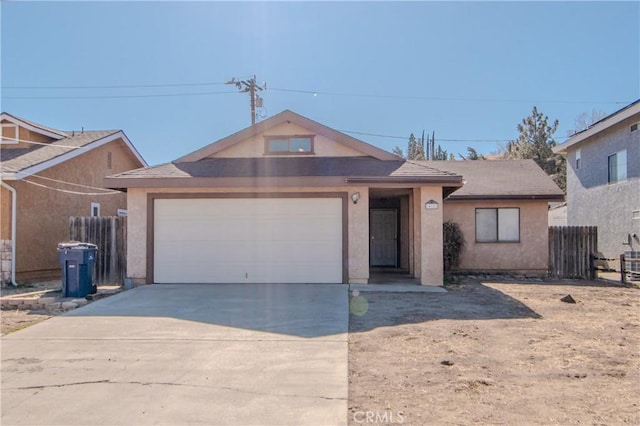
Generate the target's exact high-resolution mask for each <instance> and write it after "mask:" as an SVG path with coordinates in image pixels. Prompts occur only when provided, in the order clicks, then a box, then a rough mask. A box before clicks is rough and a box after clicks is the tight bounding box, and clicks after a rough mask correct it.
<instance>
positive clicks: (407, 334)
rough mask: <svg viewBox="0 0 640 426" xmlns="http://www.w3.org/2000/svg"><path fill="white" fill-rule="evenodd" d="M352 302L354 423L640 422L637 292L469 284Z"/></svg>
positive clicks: (585, 285) (601, 286) (589, 285)
mask: <svg viewBox="0 0 640 426" xmlns="http://www.w3.org/2000/svg"><path fill="white" fill-rule="evenodd" d="M567 294H571V295H572V296H573V297H574V298H575V300H577V303H576V304H568V303H564V302H561V301H560V298H561V297H563V296H565V295H567ZM351 306H352V308H355V309H354V311H355V312H357V313H358V314H362V313H363V312H364V314H363V315H353V314H352V315H351V316H350V319H351V321H350V333H349V410H350V414H349V424H350V425H359V424H366V423H379V424H380V423H404V424H409V425H458V424H492V425H493V424H504V425H516V424H525V425H543V424H544V425H550V424H561V425H570V424H595V425H600V424H607V425H624V424H630V425H638V424H640V290H638V289H634V288H623V287H619V286H613V285H610V284H606V283H604V282H602V281H595V282H556V283H483V284H480V283H467V284H461V285H455V286H452V287H450V288H449V293H446V294H440V293H436V294H434V293H413V294H411V293H404V294H403V293H361V294H360V295H359V296H357V297H353V296H352V297H351ZM367 416H368V417H367Z"/></svg>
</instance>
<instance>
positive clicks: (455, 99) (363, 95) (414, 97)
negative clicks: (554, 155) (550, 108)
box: [2, 77, 633, 105]
mask: <svg viewBox="0 0 640 426" xmlns="http://www.w3.org/2000/svg"><path fill="white" fill-rule="evenodd" d="M254 79H255V77H254ZM239 81H240V80H239ZM228 83H229V82H208V83H166V84H147V85H143V84H130V85H91V86H89V85H88V86H2V88H3V89H28V90H33V89H37V90H40V89H42V90H52V89H53V90H55V89H59V90H62V89H64V90H67V89H69V90H77V89H136V88H162V87H197V86H214V85H215V86H218V85H224V84H228ZM256 87H257V86H256ZM265 88H266V87H265ZM269 90H273V91H277V92H286V93H297V94H305V95H313V96H318V95H323V96H341V97H360V98H378V99H404V100H428V101H453V102H507V103H564V104H615V105H621V104H625V105H626V104H629V103H631V102H633V101H593V100H591V101H590V100H566V99H546V100H545V99H538V100H532V99H495V98H494V99H491V98H465V97H446V96H442V97H440V96H417V95H395V94H376V93H352V92H331V91H321V90H309V89H293V88H286V87H270V88H269ZM227 93H235V92H191V93H169V94H148V95H92V96H3V97H2V98H3V99H120V98H154V97H180V96H205V95H219V94H227Z"/></svg>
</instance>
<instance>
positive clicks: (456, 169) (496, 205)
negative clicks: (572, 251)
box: [106, 111, 564, 286]
mask: <svg viewBox="0 0 640 426" xmlns="http://www.w3.org/2000/svg"><path fill="white" fill-rule="evenodd" d="M525 177H526V178H525ZM106 182H107V184H108V186H109V187H110V188H117V189H126V191H127V203H128V204H127V205H128V255H127V256H128V257H127V265H128V271H127V275H128V277H129V278H130V279H131V280H132V281H133V282H134V284H149V283H189V282H191V283H194V282H201V283H360V284H362V283H365V284H366V283H368V282H369V280H370V278H371V276H372V274H375V273H376V271H379V270H380V269H382V270H384V271H386V272H388V271H400V272H404V273H406V274H410V275H411V276H413V277H415V278H416V279H417V280H418V281H419V282H420V283H421V284H423V285H435V286H440V285H442V284H443V233H442V228H443V222H445V221H447V220H453V221H456V222H458V223H459V224H460V225H461V228H462V229H463V231H464V233H465V235H466V238H467V241H468V244H467V250H466V251H465V252H464V254H463V261H462V264H461V268H463V269H465V270H483V271H496V270H498V271H504V270H507V271H516V270H517V271H525V272H536V273H541V274H545V273H546V271H547V261H548V251H547V250H548V232H547V226H548V225H547V224H548V222H547V207H548V202H550V201H561V200H563V198H564V196H563V194H562V191H561V190H560V189H559V188H558V187H557V186H556V185H555V184H554V183H553V181H552V180H551V179H550V178H549V177H548V176H547V175H546V174H545V173H544V172H543V171H542V170H541V169H540V168H539V167H538V166H537V165H536V164H535V163H534V162H533V161H529V160H526V161H495V162H494V161H452V162H416V161H406V160H404V159H402V158H399V157H397V156H395V155H393V154H391V153H389V152H386V151H384V150H381V149H379V148H377V147H374V146H372V145H369V144H367V143H365V142H363V141H361V140H358V139H355V138H353V137H351V136H348V135H346V134H344V133H341V132H338V131H336V130H333V129H331V128H329V127H327V126H324V125H322V124H319V123H317V122H315V121H313V120H310V119H308V118H306V117H303V116H301V115H298V114H296V113H294V112H291V111H284V112H281V113H279V114H277V115H275V116H273V117H270V118H268V119H266V120H264V121H262V122H260V123H258V124H255V125H253V126H251V127H248V128H246V129H244V130H242V131H240V132H238V133H235V134H233V135H231V136H228V137H226V138H223V139H221V140H219V141H217V142H215V143H212V144H210V145H207V146H205V147H204V148H202V149H199V150H197V151H195V152H193V153H191V154H188V155H185V156H184V157H182V158H179V159H177V160H175V161H173V162H170V163H166V164H161V165H157V166H153V167H146V168H142V169H138V170H135V171H129V172H125V173H120V174H117V175H113V176H110V177H108V178H107V179H106Z"/></svg>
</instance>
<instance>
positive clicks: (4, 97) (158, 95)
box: [2, 91, 236, 100]
mask: <svg viewBox="0 0 640 426" xmlns="http://www.w3.org/2000/svg"><path fill="white" fill-rule="evenodd" d="M229 93H236V92H231V91H226V92H192V93H165V94H154V95H105V96H2V99H41V100H42V99H125V98H164V97H178V96H205V95H224V94H229Z"/></svg>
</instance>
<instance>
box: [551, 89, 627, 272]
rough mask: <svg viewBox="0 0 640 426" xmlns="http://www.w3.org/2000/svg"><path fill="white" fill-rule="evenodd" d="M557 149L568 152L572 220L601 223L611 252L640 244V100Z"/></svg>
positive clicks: (603, 244) (606, 252) (601, 240)
mask: <svg viewBox="0 0 640 426" xmlns="http://www.w3.org/2000/svg"><path fill="white" fill-rule="evenodd" d="M554 151H555V152H561V153H564V154H566V156H567V224H568V225H591V226H597V227H598V250H599V251H600V253H601V255H602V256H604V257H605V258H609V259H618V258H619V256H620V254H622V253H624V252H625V251H632V250H640V100H637V101H635V102H633V103H631V104H629V105H627V106H626V107H624V108H622V109H620V110H619V111H616V112H614V113H613V114H611V115H609V116H607V117H605V118H603V119H602V120H600V121H598V122H596V123H594V124H593V125H591V126H590V127H589V128H587V129H586V130H583V131H581V132H578V133H576V134H574V135H573V136H571V137H570V138H569V139H568V140H567V141H566V142H564V143H563V144H561V145H558V146H556V147H555V148H554ZM618 263H619V262H617V261H612V262H608V266H609V267H611V268H616V269H617V268H618V267H619V265H618Z"/></svg>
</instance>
